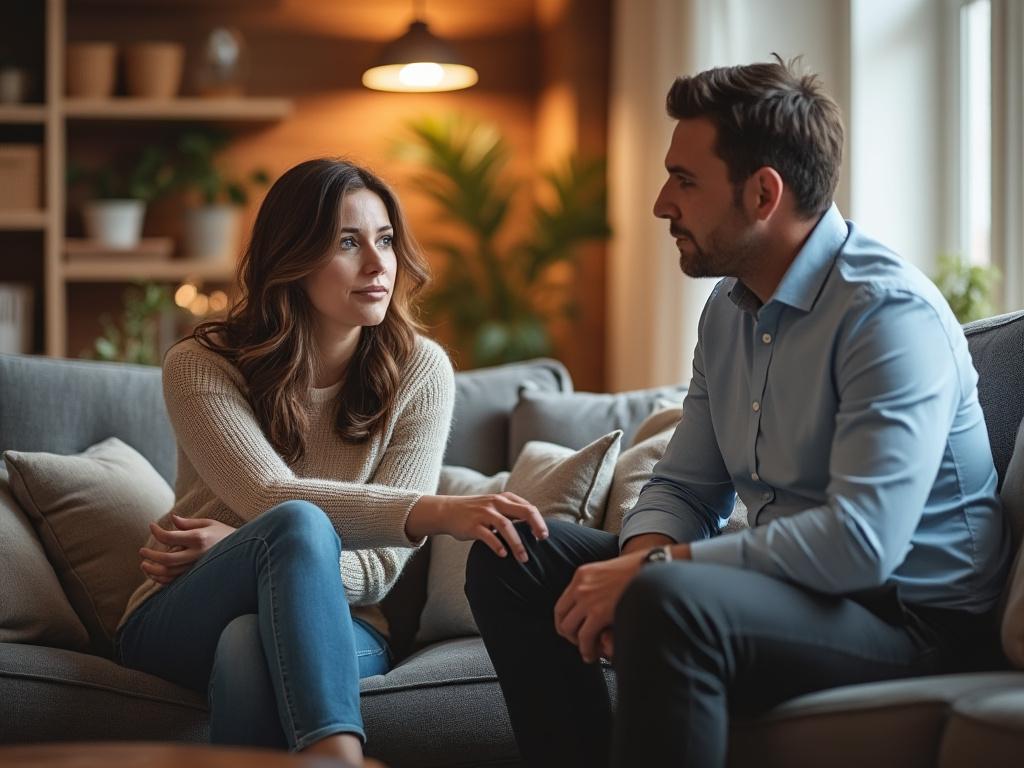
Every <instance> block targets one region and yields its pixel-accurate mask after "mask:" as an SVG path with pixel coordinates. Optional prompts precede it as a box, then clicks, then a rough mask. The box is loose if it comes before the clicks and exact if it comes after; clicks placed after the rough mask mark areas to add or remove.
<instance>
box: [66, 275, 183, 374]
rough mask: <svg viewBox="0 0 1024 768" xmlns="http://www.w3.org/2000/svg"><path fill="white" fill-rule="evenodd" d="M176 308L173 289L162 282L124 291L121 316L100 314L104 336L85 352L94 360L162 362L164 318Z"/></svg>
mask: <svg viewBox="0 0 1024 768" xmlns="http://www.w3.org/2000/svg"><path fill="white" fill-rule="evenodd" d="M168 311H175V305H174V300H173V298H172V296H171V289H170V287H168V286H166V285H160V284H159V283H140V284H139V285H136V286H133V287H131V288H129V289H128V290H127V291H125V293H124V307H123V309H122V312H121V317H120V318H119V319H118V321H117V322H115V321H114V320H113V319H112V318H111V317H110V315H102V316H101V317H100V326H101V327H102V328H103V335H101V336H99V337H98V338H97V339H96V340H95V341H94V342H93V348H92V349H91V350H89V351H88V352H86V353H85V354H83V357H91V358H93V359H94V360H110V361H118V362H123V363H138V364H140V365H160V318H161V316H162V315H163V314H164V313H165V312H168Z"/></svg>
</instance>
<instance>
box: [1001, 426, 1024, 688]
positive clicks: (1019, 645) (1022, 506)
mask: <svg viewBox="0 0 1024 768" xmlns="http://www.w3.org/2000/svg"><path fill="white" fill-rule="evenodd" d="M1000 495H1001V497H1002V500H1003V511H1004V513H1005V514H1006V515H1007V517H1008V518H1009V520H1010V531H1011V535H1012V541H1013V543H1014V546H1015V547H1016V548H1017V551H1016V558H1015V559H1014V561H1013V566H1012V567H1011V569H1010V580H1009V582H1008V583H1007V587H1006V608H1005V609H1004V613H1003V623H1002V640H1003V653H1005V654H1006V658H1008V659H1009V660H1010V663H1011V664H1013V665H1014V666H1015V667H1017V668H1018V669H1024V546H1022V536H1024V421H1022V422H1021V424H1020V427H1019V428H1018V429H1017V442H1016V446H1015V447H1014V449H1013V456H1012V457H1011V458H1010V464H1009V466H1008V467H1007V468H1006V475H1005V477H1003V489H1002V491H1001V494H1000Z"/></svg>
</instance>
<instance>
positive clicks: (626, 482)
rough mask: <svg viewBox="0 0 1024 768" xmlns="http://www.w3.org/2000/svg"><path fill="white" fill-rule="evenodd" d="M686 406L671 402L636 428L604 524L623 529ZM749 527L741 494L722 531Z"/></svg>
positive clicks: (615, 530) (613, 530) (615, 480)
mask: <svg viewBox="0 0 1024 768" xmlns="http://www.w3.org/2000/svg"><path fill="white" fill-rule="evenodd" d="M682 415H683V409H682V408H680V407H678V406H675V405H672V404H668V405H667V407H665V408H663V409H661V410H658V411H655V412H654V413H652V414H651V415H650V416H648V417H647V419H645V420H644V422H643V423H642V424H641V425H640V426H639V427H638V428H637V430H636V441H635V442H634V444H633V445H632V446H631V447H629V448H627V449H626V450H625V451H623V452H622V455H621V456H619V460H618V462H617V463H616V464H615V476H614V478H613V479H612V488H611V493H610V494H609V495H608V508H607V510H606V512H605V516H604V525H602V526H601V527H602V528H603V529H604V530H606V531H608V532H609V533H614V534H618V533H619V531H620V530H621V529H622V518H623V517H624V516H625V514H626V513H627V512H629V510H631V509H632V508H633V507H635V506H636V502H637V500H638V499H639V498H640V491H642V490H643V487H644V486H645V485H646V484H647V481H648V480H650V479H651V474H652V473H653V472H654V465H655V464H657V463H658V462H659V461H661V457H662V456H664V455H665V449H666V448H668V443H669V440H671V439H672V434H673V433H674V432H675V429H676V426H677V425H678V424H679V419H680V418H682ZM746 527H747V508H746V507H745V506H744V505H743V502H742V501H740V499H739V498H737V499H736V506H735V507H734V509H733V512H732V515H731V516H730V517H729V522H728V523H727V524H726V527H725V528H724V529H723V530H722V533H733V532H735V531H741V530H743V529H744V528H746Z"/></svg>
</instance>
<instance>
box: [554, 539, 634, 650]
mask: <svg viewBox="0 0 1024 768" xmlns="http://www.w3.org/2000/svg"><path fill="white" fill-rule="evenodd" d="M646 554H647V553H646V551H643V552H631V553H629V554H626V555H619V556H618V557H614V558H612V559H611V560H604V561H602V562H598V563H587V564H586V565H581V566H580V567H579V568H577V569H576V573H575V575H574V576H573V577H572V581H571V582H569V586H568V587H566V589H565V592H563V593H562V596H561V597H560V598H558V602H557V603H555V629H556V630H557V632H558V634H560V635H561V636H562V637H564V638H565V639H566V640H568V641H569V642H570V643H572V644H574V645H576V646H579V649H580V656H582V657H583V660H584V661H585V662H587V663H588V664H589V663H591V662H594V661H597V659H598V658H599V657H600V651H601V650H602V649H601V648H600V647H599V646H600V645H605V646H606V648H605V650H607V649H608V648H610V645H611V643H610V638H606V639H605V641H604V642H600V639H601V636H602V634H603V633H604V632H605V630H609V632H608V635H610V634H611V632H610V629H611V626H612V619H613V618H614V616H615V606H617V605H618V604H619V598H621V597H622V593H623V592H625V590H626V586H627V585H628V584H629V582H630V581H631V580H632V578H633V577H634V576H636V574H637V573H638V572H639V571H640V569H641V568H642V567H643V562H644V556H645V555H646Z"/></svg>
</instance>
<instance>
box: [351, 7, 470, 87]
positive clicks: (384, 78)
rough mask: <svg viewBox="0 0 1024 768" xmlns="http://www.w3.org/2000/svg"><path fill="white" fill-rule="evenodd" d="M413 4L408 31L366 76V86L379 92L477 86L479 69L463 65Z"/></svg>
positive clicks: (394, 42) (382, 55) (383, 53)
mask: <svg viewBox="0 0 1024 768" xmlns="http://www.w3.org/2000/svg"><path fill="white" fill-rule="evenodd" d="M419 6H420V4H419V3H417V2H415V0H414V2H413V16H414V19H413V22H412V24H410V25H409V29H408V31H406V33H405V34H404V35H402V36H401V37H399V38H398V39H397V40H394V41H392V42H390V43H388V45H387V47H386V48H385V49H384V51H383V52H382V53H381V55H380V58H379V59H378V60H377V63H376V65H375V66H373V67H370V68H369V69H368V70H366V71H365V72H364V73H363V85H365V86H366V87H367V88H372V89H373V90H375V91H398V92H419V93H423V92H429V91H458V90H461V89H462V88H469V87H470V86H472V85H476V81H477V80H478V79H479V77H478V75H477V73H476V70H475V69H473V68H472V67H470V66H468V65H466V64H463V63H462V60H461V59H460V57H459V56H458V54H456V53H455V50H454V49H453V48H452V47H451V46H450V45H449V44H448V43H446V42H445V41H444V40H442V39H441V38H439V37H437V36H435V35H434V34H433V33H431V31H430V30H429V29H428V28H427V23H426V22H425V21H423V20H422V13H421V12H420V7H419Z"/></svg>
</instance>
